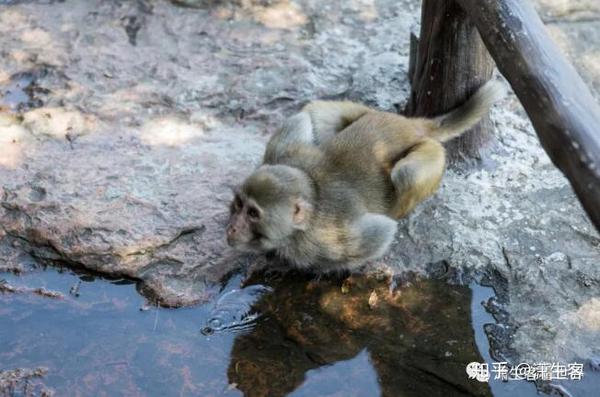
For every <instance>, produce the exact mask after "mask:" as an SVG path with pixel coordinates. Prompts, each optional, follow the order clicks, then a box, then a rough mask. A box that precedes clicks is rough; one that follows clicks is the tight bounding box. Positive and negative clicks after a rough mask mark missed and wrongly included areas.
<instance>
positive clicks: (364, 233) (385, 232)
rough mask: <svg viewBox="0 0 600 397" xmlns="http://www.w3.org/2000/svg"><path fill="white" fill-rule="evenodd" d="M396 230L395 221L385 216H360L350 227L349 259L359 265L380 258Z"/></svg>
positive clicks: (369, 214)
mask: <svg viewBox="0 0 600 397" xmlns="http://www.w3.org/2000/svg"><path fill="white" fill-rule="evenodd" d="M396 228H397V226H396V221H394V220H393V219H390V218H388V217H387V216H385V215H380V214H374V213H366V214H364V215H362V216H361V217H360V218H359V219H358V220H356V221H354V222H353V223H352V226H351V236H352V238H351V240H350V247H348V248H349V249H348V251H349V257H350V258H351V260H355V261H357V262H358V263H361V264H362V262H364V261H368V260H372V259H377V258H379V257H381V256H382V255H383V254H385V252H386V251H387V250H388V248H389V246H390V244H391V243H392V241H393V240H394V235H395V234H396Z"/></svg>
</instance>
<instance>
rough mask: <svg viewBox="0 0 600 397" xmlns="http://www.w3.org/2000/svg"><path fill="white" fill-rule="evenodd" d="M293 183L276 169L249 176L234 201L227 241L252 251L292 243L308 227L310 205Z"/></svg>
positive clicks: (242, 249)
mask: <svg viewBox="0 0 600 397" xmlns="http://www.w3.org/2000/svg"><path fill="white" fill-rule="evenodd" d="M292 185H293V184H291V183H289V181H286V183H283V182H282V181H281V180H280V177H277V176H276V175H274V174H273V170H272V169H267V170H264V169H263V170H259V171H257V172H255V173H254V174H252V175H251V176H250V177H249V178H248V179H246V181H245V182H244V184H243V185H242V187H241V188H240V189H239V190H237V191H236V192H235V196H234V198H233V201H232V202H231V206H230V213H231V215H230V218H229V225H228V226H227V243H228V244H229V245H230V246H232V247H234V248H236V249H238V250H241V251H251V252H265V251H270V250H274V249H277V248H280V247H282V246H283V245H285V244H288V243H289V237H290V236H292V235H293V234H294V233H295V232H296V231H298V230H302V229H303V228H304V226H305V224H306V219H307V209H308V208H309V205H308V204H307V203H306V202H305V201H303V200H301V199H299V198H298V195H297V193H296V192H295V190H294V189H293V188H290V186H292Z"/></svg>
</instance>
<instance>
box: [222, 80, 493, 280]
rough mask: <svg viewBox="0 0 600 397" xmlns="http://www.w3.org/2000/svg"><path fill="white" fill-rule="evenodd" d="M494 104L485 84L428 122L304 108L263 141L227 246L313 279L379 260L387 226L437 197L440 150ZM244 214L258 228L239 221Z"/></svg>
mask: <svg viewBox="0 0 600 397" xmlns="http://www.w3.org/2000/svg"><path fill="white" fill-rule="evenodd" d="M500 95H502V90H501V88H500V86H499V85H498V83H488V84H486V85H485V86H483V87H482V88H481V89H480V90H478V91H477V93H476V94H475V95H474V96H473V97H472V98H471V99H469V100H468V101H467V102H466V103H465V104H464V105H463V106H461V107H459V108H458V109H456V110H454V111H452V112H450V113H448V114H447V115H443V116H440V117H438V118H435V119H421V118H406V117H404V116H401V115H397V114H392V113H386V112H380V111H377V110H373V109H369V108H368V107H366V106H364V105H360V104H355V103H352V102H327V101H315V102H311V103H309V104H308V105H306V106H305V107H304V108H303V110H302V112H300V113H299V114H297V115H295V116H293V117H291V118H290V119H289V120H288V121H286V123H285V124H284V125H283V127H282V129H281V131H280V132H279V133H277V134H276V135H274V136H273V137H272V138H271V140H270V141H269V143H268V145H267V149H266V151H265V156H264V165H262V166H261V167H260V168H259V169H258V170H257V171H256V172H255V173H254V174H253V175H251V176H250V177H249V178H248V179H247V180H246V182H245V183H244V185H243V186H242V188H241V191H240V192H239V193H238V199H241V200H243V201H244V202H245V204H244V205H243V207H242V208H241V209H237V210H236V211H232V225H234V227H233V229H235V230H234V231H235V232H232V231H231V229H232V227H230V229H229V231H228V237H229V239H230V243H231V244H232V245H234V246H237V247H238V248H241V249H250V250H255V251H265V250H274V251H275V252H277V253H278V254H279V255H281V256H282V257H285V258H286V259H288V260H290V261H291V262H292V263H295V264H296V265H298V266H313V267H314V266H316V267H317V268H318V270H320V271H331V270H336V269H340V268H349V267H350V268H351V267H354V266H357V265H359V264H362V263H363V262H364V261H366V260H369V259H374V258H377V257H379V256H381V255H382V254H383V253H384V252H385V251H386V250H387V248H388V246H389V244H390V243H391V241H392V239H393V236H394V233H395V223H394V222H393V220H392V218H393V219H397V218H400V217H403V216H405V215H406V214H408V213H409V212H410V211H411V210H412V209H413V208H414V207H415V206H416V205H418V204H419V203H420V202H422V201H423V200H425V199H426V198H427V197H429V196H431V195H432V194H433V193H434V192H435V191H436V190H437V189H438V186H439V184H440V181H441V179H442V176H443V173H444V168H445V163H446V160H445V150H444V147H443V146H442V145H441V143H440V142H444V141H446V140H448V139H451V138H453V137H455V136H458V135H460V134H461V133H462V132H464V130H465V129H468V128H470V127H472V126H473V125H474V124H476V123H477V122H478V120H479V119H480V118H481V117H482V116H483V115H484V114H485V112H487V110H488V109H489V107H490V106H491V104H492V103H493V102H494V101H495V100H497V99H498V98H499V97H500ZM265 190H266V191H265ZM252 206H256V207H258V208H259V209H260V213H261V214H262V215H261V218H260V219H254V218H253V219H250V218H252V217H247V216H246V215H245V213H244V211H247V210H246V209H247V208H250V207H252ZM239 230H244V232H243V233H242V232H239ZM256 236H260V238H258V237H256Z"/></svg>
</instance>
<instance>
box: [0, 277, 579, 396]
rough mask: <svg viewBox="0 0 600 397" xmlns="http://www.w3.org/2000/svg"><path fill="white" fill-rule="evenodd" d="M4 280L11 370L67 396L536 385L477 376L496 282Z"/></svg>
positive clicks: (420, 392)
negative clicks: (176, 294) (167, 296)
mask: <svg viewBox="0 0 600 397" xmlns="http://www.w3.org/2000/svg"><path fill="white" fill-rule="evenodd" d="M0 280H4V281H3V285H4V286H5V288H4V290H5V291H8V289H7V288H6V286H10V288H9V289H11V290H12V292H5V293H3V294H0V341H1V344H0V371H2V370H10V369H15V368H38V367H45V368H47V373H46V374H45V375H44V376H43V378H42V379H41V380H40V382H42V383H43V385H44V386H45V387H46V388H49V389H53V390H54V391H55V393H56V395H58V396H66V395H70V396H71V395H81V396H99V395H107V396H119V395H127V396H165V395H183V396H238V395H245V396H285V395H291V396H376V395H384V396H462V395H471V396H492V395H494V396H534V395H537V394H536V389H535V387H534V385H533V384H531V383H526V382H515V381H513V382H505V383H500V382H491V383H490V385H488V384H485V383H479V382H475V381H472V380H468V379H467V376H466V373H465V365H466V364H467V363H469V362H472V361H488V362H489V361H491V357H490V356H489V353H488V350H489V346H488V344H487V339H486V337H485V334H484V333H483V325H484V323H487V322H493V318H491V316H489V315H488V314H487V313H486V312H485V311H484V310H483V308H482V306H481V304H480V302H481V301H482V300H486V299H488V298H489V297H490V296H491V295H492V291H491V290H490V289H487V288H484V287H480V286H478V285H476V284H473V285H471V286H457V285H448V284H446V283H445V282H444V281H440V280H437V281H436V280H420V281H419V280H412V281H410V282H404V283H402V285H401V286H398V287H396V288H395V289H390V284H389V283H388V282H387V281H386V280H377V279H373V278H364V277H362V278H361V277H351V278H349V279H346V280H345V281H341V280H329V279H321V280H314V279H313V278H310V277H308V276H304V275H301V274H288V275H280V274H276V275H270V276H267V275H260V276H256V277H255V278H254V279H250V280H246V282H245V283H244V285H243V286H242V285H241V277H233V278H232V279H231V280H229V282H228V283H227V284H226V285H225V286H224V287H223V290H222V291H221V292H220V294H219V296H218V297H216V298H215V300H214V302H211V303H208V304H206V305H201V306H197V307H193V308H187V309H160V308H157V307H155V306H154V305H149V304H148V303H147V302H145V301H144V299H143V298H142V297H141V296H140V295H138V294H137V292H136V290H135V285H133V284H131V283H130V282H128V281H126V280H116V281H115V280H113V281H110V280H104V279H98V278H95V277H93V276H90V275H82V274H75V273H73V272H71V271H69V270H62V271H61V270H57V269H54V268H50V269H46V270H41V269H38V270H34V271H31V272H28V273H25V274H23V275H20V276H15V275H12V274H8V273H3V274H0ZM39 287H43V288H44V289H43V290H42V291H45V292H46V294H42V295H40V294H39V293H36V292H35V291H38V292H39V291H40V290H36V288H39ZM49 291H50V292H52V291H54V292H58V293H60V295H52V294H50V295H48V294H47V292H49ZM23 387H25V385H24V384H21V385H18V387H16V388H13V390H12V391H11V392H10V393H12V394H14V395H21V394H19V393H22V392H23V390H22V388H23ZM3 392H4V393H6V390H0V395H3V394H2V393H3ZM9 395H10V394H9ZM582 395H583V394H582Z"/></svg>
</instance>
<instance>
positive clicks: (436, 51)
mask: <svg viewBox="0 0 600 397" xmlns="http://www.w3.org/2000/svg"><path fill="white" fill-rule="evenodd" d="M421 13H422V15H421V33H420V37H419V39H418V45H417V43H416V38H415V37H411V47H413V48H412V51H411V58H412V59H411V60H410V62H411V65H412V66H413V67H412V68H411V69H413V70H411V72H412V75H411V76H409V79H410V81H411V82H412V90H411V97H410V99H409V102H408V104H407V107H406V109H405V113H406V114H407V115H409V116H425V117H431V116H437V115H440V114H443V113H445V112H447V111H449V110H451V109H453V108H455V107H456V106H458V105H461V104H462V103H464V102H465V101H466V100H467V98H468V97H469V96H470V95H471V94H472V93H473V92H474V91H475V90H476V89H477V88H478V87H480V86H481V85H482V84H483V83H485V82H486V81H488V80H489V79H490V78H491V76H492V72H493V69H494V63H493V61H492V59H491V57H490V55H489V53H488V52H487V50H486V48H485V45H484V44H483V41H482V40H481V38H480V37H479V33H478V32H477V29H476V27H475V25H474V24H473V23H472V22H471V21H470V20H469V19H468V16H467V14H466V13H465V12H464V11H463V9H462V8H461V7H460V5H459V4H458V3H457V2H456V1H455V0H423V5H422V9H421ZM415 47H416V51H414V49H415ZM415 52H416V59H415V58H414V55H415ZM490 132H491V124H490V120H489V118H487V117H486V118H484V120H482V122H481V123H479V125H477V126H475V127H474V128H473V129H472V130H471V131H468V132H467V133H465V134H464V135H463V136H462V137H460V138H458V139H455V140H453V141H451V142H449V143H448V144H447V145H446V147H447V149H448V157H449V160H450V161H451V162H454V161H456V160H458V159H464V158H466V157H468V158H473V157H479V154H480V149H481V148H482V146H483V144H484V143H485V142H486V141H487V140H488V139H489V137H490Z"/></svg>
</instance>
